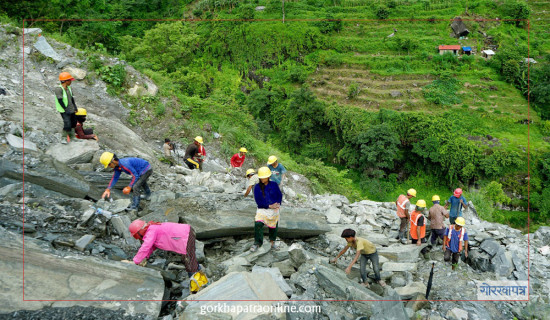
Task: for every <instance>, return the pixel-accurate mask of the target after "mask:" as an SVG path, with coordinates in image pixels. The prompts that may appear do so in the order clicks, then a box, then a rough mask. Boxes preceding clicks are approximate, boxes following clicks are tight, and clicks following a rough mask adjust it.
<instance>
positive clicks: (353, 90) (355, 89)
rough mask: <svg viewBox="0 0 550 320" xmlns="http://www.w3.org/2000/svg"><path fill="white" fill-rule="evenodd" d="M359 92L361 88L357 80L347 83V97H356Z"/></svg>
mask: <svg viewBox="0 0 550 320" xmlns="http://www.w3.org/2000/svg"><path fill="white" fill-rule="evenodd" d="M360 92H361V88H359V84H357V82H352V83H351V84H350V85H349V89H348V99H354V98H356V97H357V96H358V95H359V93H360Z"/></svg>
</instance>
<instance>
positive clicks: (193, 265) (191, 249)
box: [128, 219, 201, 277]
mask: <svg viewBox="0 0 550 320" xmlns="http://www.w3.org/2000/svg"><path fill="white" fill-rule="evenodd" d="M128 230H129V231H130V233H131V234H132V236H133V237H134V238H136V239H138V240H140V241H143V243H142V244H141V247H140V248H139V250H138V252H137V254H136V255H135V256H134V259H133V261H134V263H135V264H137V265H140V266H145V264H146V263H147V258H149V256H150V255H151V254H152V253H153V251H155V249H161V250H166V251H172V252H176V253H179V254H181V255H182V261H183V264H184V265H185V270H186V271H187V274H188V275H189V276H190V277H191V276H192V275H193V273H195V272H197V271H199V270H200V269H201V268H200V266H199V263H198V261H197V257H196V254H195V239H196V238H195V231H194V230H193V228H192V227H191V226H190V225H188V224H183V223H173V222H164V223H160V222H154V221H149V222H145V221H143V220H139V219H138V220H134V221H133V222H132V223H131V224H130V226H129V227H128Z"/></svg>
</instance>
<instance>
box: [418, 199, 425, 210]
mask: <svg viewBox="0 0 550 320" xmlns="http://www.w3.org/2000/svg"><path fill="white" fill-rule="evenodd" d="M416 206H417V207H419V208H426V201H424V200H422V199H420V200H418V201H416Z"/></svg>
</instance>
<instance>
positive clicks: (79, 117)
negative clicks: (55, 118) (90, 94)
mask: <svg viewBox="0 0 550 320" xmlns="http://www.w3.org/2000/svg"><path fill="white" fill-rule="evenodd" d="M75 115H76V127H75V128H74V131H75V133H76V137H77V138H78V139H94V140H96V141H99V139H98V138H97V136H96V135H95V134H94V129H92V128H86V129H84V121H86V116H87V115H88V112H87V111H86V109H84V108H78V109H77V111H76V113H75Z"/></svg>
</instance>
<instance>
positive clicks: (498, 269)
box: [491, 251, 514, 277]
mask: <svg viewBox="0 0 550 320" xmlns="http://www.w3.org/2000/svg"><path fill="white" fill-rule="evenodd" d="M491 263H492V264H493V265H494V269H495V273H496V274H498V275H500V276H503V277H508V276H509V275H510V274H511V273H512V271H514V266H513V265H512V261H511V259H509V258H508V257H507V256H506V253H505V252H504V251H499V252H498V253H497V254H496V255H495V256H494V257H493V258H492V259H491Z"/></svg>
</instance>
